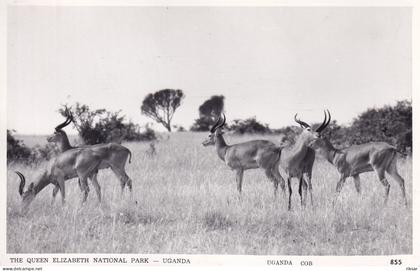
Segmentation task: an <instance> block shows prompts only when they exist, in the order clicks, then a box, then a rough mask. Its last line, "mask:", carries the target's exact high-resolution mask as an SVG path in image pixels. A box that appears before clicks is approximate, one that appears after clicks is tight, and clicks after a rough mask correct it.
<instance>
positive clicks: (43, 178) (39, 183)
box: [16, 148, 107, 210]
mask: <svg viewBox="0 0 420 271" xmlns="http://www.w3.org/2000/svg"><path fill="white" fill-rule="evenodd" d="M106 156H107V153H106V152H104V151H102V152H94V151H92V150H90V149H83V148H74V149H70V150H67V151H65V152H63V153H61V154H59V155H58V156H56V157H55V158H54V159H52V160H50V161H49V163H48V164H47V166H46V167H45V168H44V169H43V170H42V172H41V173H40V175H38V176H37V177H36V179H35V181H34V182H31V183H30V184H29V186H28V189H26V191H24V188H25V182H26V179H25V176H24V175H23V174H22V173H20V172H19V171H16V174H17V175H18V176H19V178H20V185H19V190H18V191H19V194H20V195H21V197H22V203H23V205H22V210H26V209H27V207H28V206H29V204H30V203H31V202H32V201H33V200H34V198H35V196H36V195H37V194H38V193H39V192H41V191H42V189H44V188H45V187H46V186H47V185H49V184H53V185H55V186H56V187H59V190H60V192H61V200H62V203H63V204H64V203H65V186H64V182H65V181H66V180H69V179H72V178H75V177H79V179H80V181H81V184H82V188H83V190H84V192H85V193H84V196H83V202H85V201H86V198H87V194H88V191H87V189H86V187H85V184H86V178H87V177H89V176H91V175H92V174H93V173H94V172H95V171H96V170H97V168H98V166H99V164H100V163H101V161H102V159H104V158H106Z"/></svg>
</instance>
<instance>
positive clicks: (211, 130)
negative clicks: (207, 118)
mask: <svg viewBox="0 0 420 271" xmlns="http://www.w3.org/2000/svg"><path fill="white" fill-rule="evenodd" d="M220 120H221V117H220V116H219V118H218V119H217V121H216V123H215V124H214V125H213V126H212V127H211V129H210V132H211V133H214V131H216V129H217V128H218V127H219V123H220Z"/></svg>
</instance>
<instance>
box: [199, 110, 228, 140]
mask: <svg viewBox="0 0 420 271" xmlns="http://www.w3.org/2000/svg"><path fill="white" fill-rule="evenodd" d="M225 123H226V116H225V114H223V120H222V118H221V117H219V119H218V120H217V122H216V123H215V124H214V125H213V127H211V129H210V134H209V136H208V138H207V139H206V140H204V141H203V142H202V144H203V146H210V145H214V144H216V137H217V136H221V135H223V126H224V125H225Z"/></svg>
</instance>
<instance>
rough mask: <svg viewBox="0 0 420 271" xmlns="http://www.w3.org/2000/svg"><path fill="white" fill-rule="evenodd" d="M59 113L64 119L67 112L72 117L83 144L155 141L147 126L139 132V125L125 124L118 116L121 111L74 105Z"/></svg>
mask: <svg viewBox="0 0 420 271" xmlns="http://www.w3.org/2000/svg"><path fill="white" fill-rule="evenodd" d="M59 112H60V113H61V114H62V115H63V116H64V117H67V114H68V113H67V112H70V113H71V114H72V115H73V122H72V123H73V125H74V127H75V128H76V130H77V131H78V133H79V136H80V137H81V138H82V140H83V141H84V143H85V144H89V145H93V144H98V143H107V142H119V143H121V141H123V140H126V141H148V140H154V139H156V135H155V132H154V131H153V130H152V129H151V128H149V127H148V126H146V127H145V129H144V130H145V131H144V132H141V127H140V126H139V125H137V124H134V123H132V122H131V121H128V122H125V116H121V115H120V113H121V111H117V112H109V111H106V110H105V109H97V110H91V109H90V108H89V106H87V105H82V104H79V103H76V104H75V105H73V106H68V105H64V106H63V107H62V108H60V109H59Z"/></svg>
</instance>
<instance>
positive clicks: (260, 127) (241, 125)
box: [228, 117, 272, 134]
mask: <svg viewBox="0 0 420 271" xmlns="http://www.w3.org/2000/svg"><path fill="white" fill-rule="evenodd" d="M228 129H229V130H231V131H233V132H234V133H237V134H266V133H271V132H272V131H271V130H270V128H269V127H268V125H267V124H261V123H260V122H258V121H257V120H256V118H255V117H252V118H248V119H246V120H239V119H236V120H233V123H232V124H231V125H230V126H229V127H228Z"/></svg>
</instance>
